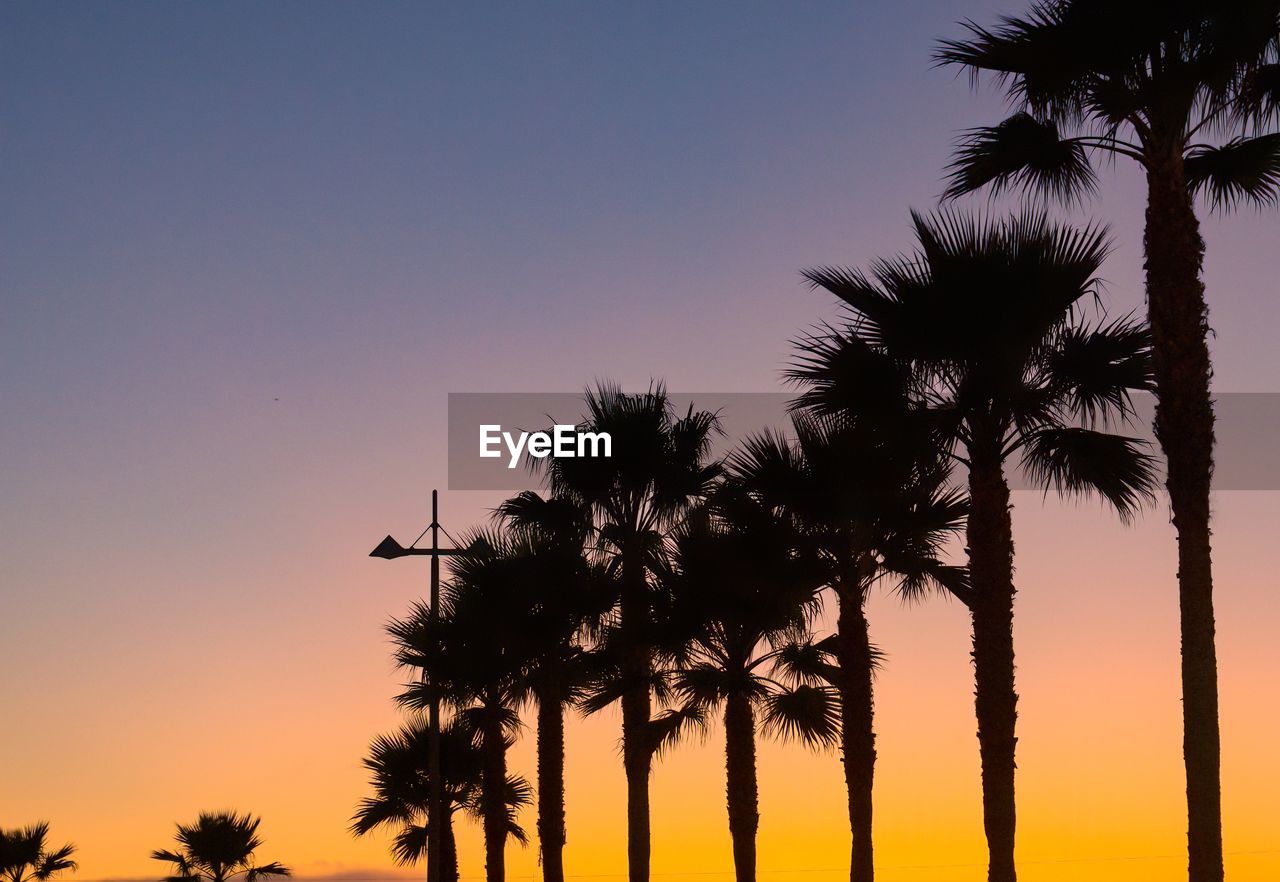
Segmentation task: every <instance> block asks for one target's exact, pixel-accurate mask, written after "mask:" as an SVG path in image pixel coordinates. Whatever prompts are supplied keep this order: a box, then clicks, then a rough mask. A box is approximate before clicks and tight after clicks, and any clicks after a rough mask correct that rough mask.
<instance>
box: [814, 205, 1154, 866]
mask: <svg viewBox="0 0 1280 882" xmlns="http://www.w3.org/2000/svg"><path fill="white" fill-rule="evenodd" d="M912 219H913V221H914V226H915V233H916V238H917V240H918V248H917V251H916V252H915V253H914V254H909V255H905V256H901V257H898V258H896V259H892V260H882V261H879V262H877V263H876V264H874V265H873V267H872V269H871V271H870V273H869V274H864V273H862V272H860V271H858V270H849V269H830V268H827V269H818V270H811V271H808V272H807V273H806V275H807V276H808V278H809V279H810V280H811V281H812V283H813V284H814V285H815V286H818V287H821V288H824V289H826V290H828V291H830V292H831V293H832V294H834V295H835V296H836V297H838V298H839V299H840V300H841V301H843V303H844V305H845V306H846V307H847V308H848V310H849V313H850V324H849V326H848V327H847V328H846V329H844V331H843V332H842V333H840V334H838V335H835V336H833V337H831V338H830V339H829V341H828V344H829V345H828V347H827V348H826V349H820V350H818V351H816V352H815V353H814V355H813V357H812V359H811V361H810V362H809V364H807V365H802V366H801V368H800V369H799V370H798V371H797V372H796V373H797V377H798V379H800V380H801V381H803V382H805V383H806V384H807V385H808V389H807V395H808V399H807V400H808V401H809V402H810V403H811V404H814V405H816V406H829V407H832V408H836V409H838V408H839V407H841V406H842V402H843V401H844V400H845V399H846V398H847V394H848V393H847V392H846V391H845V388H843V387H845V386H847V382H846V380H845V378H846V377H847V372H846V371H845V370H844V365H843V363H842V356H843V355H844V354H845V353H846V352H847V351H848V350H849V348H850V347H852V349H853V351H855V352H858V353H860V352H861V350H863V349H865V348H866V347H868V346H869V347H871V348H873V349H875V350H877V351H880V352H883V353H885V354H886V355H888V356H890V357H891V358H893V359H894V360H895V361H897V362H898V363H900V364H903V365H906V366H909V368H910V370H911V371H912V373H913V374H914V375H915V381H914V382H915V386H916V388H915V390H914V392H913V394H914V395H915V396H917V398H918V400H920V402H921V403H922V404H923V405H925V406H927V407H928V409H929V411H930V412H931V413H932V415H933V416H934V419H935V424H934V427H933V431H934V433H935V437H936V438H937V439H938V440H939V441H940V442H941V444H942V445H943V447H944V449H945V450H946V451H947V452H948V453H949V454H951V455H952V456H953V457H954V458H955V460H956V461H957V462H959V463H961V464H962V465H963V466H964V468H965V469H966V471H967V477H968V489H969V516H968V521H967V525H966V539H967V544H968V555H969V576H970V584H969V586H968V588H967V589H965V590H962V591H960V592H958V593H956V596H957V597H959V598H960V599H961V600H962V601H963V602H964V603H965V604H966V605H967V606H968V608H969V611H970V614H971V617H972V622H973V662H974V677H975V686H976V688H975V708H976V713H977V720H978V742H979V748H980V752H981V759H982V787H983V824H984V827H985V831H986V836H987V844H988V849H989V852H990V863H989V868H988V878H989V879H990V880H991V882H1013V880H1014V879H1015V878H1016V872H1015V869H1014V829H1015V824H1016V812H1015V804H1014V767H1015V764H1014V746H1015V744H1016V741H1017V738H1016V735H1015V724H1016V719H1017V693H1016V691H1015V689H1014V649H1013V600H1014V584H1013V532H1012V520H1011V517H1010V509H1011V504H1010V496H1009V483H1008V477H1007V469H1008V467H1009V462H1010V460H1011V458H1013V457H1014V456H1015V455H1017V456H1020V457H1021V460H1022V465H1023V468H1024V470H1025V471H1026V472H1027V474H1028V475H1029V477H1030V478H1031V479H1032V480H1033V481H1035V482H1036V483H1038V484H1040V485H1042V486H1044V487H1046V488H1048V487H1056V488H1057V489H1059V490H1061V491H1064V492H1067V493H1071V494H1080V493H1085V492H1090V491H1092V492H1096V493H1097V494H1099V495H1100V496H1101V497H1102V498H1103V499H1104V500H1106V501H1107V502H1108V503H1110V504H1111V506H1113V507H1114V508H1115V509H1116V510H1117V511H1118V512H1119V513H1120V515H1121V517H1122V518H1124V519H1128V518H1130V517H1132V516H1133V515H1134V514H1135V512H1136V511H1137V510H1138V509H1139V507H1140V506H1141V504H1142V502H1143V501H1144V499H1146V498H1148V497H1149V496H1150V494H1151V492H1152V491H1151V488H1152V480H1153V478H1152V469H1151V464H1150V460H1149V457H1148V456H1147V455H1146V454H1145V453H1144V452H1143V451H1142V449H1141V446H1140V445H1141V442H1138V441H1135V440H1134V439H1131V438H1126V437H1122V436H1119V435H1115V434H1110V433H1108V432H1106V431H1104V430H1103V429H1102V428H1099V426H1102V425H1103V424H1104V423H1105V421H1106V420H1107V419H1110V418H1115V417H1117V416H1123V415H1127V414H1128V413H1129V397H1128V396H1129V392H1130V390H1134V389H1143V388H1146V386H1147V384H1148V382H1149V381H1148V376H1149V366H1148V348H1149V344H1148V335H1147V333H1146V331H1145V329H1143V328H1142V327H1140V326H1138V325H1135V324H1132V323H1130V322H1128V321H1126V320H1116V321H1112V322H1110V323H1107V324H1104V325H1101V326H1088V325H1086V324H1084V323H1083V321H1082V320H1081V318H1080V305H1079V304H1080V301H1081V300H1087V299H1088V298H1089V297H1090V296H1094V297H1096V296H1098V294H1097V287H1096V285H1097V283H1096V278H1097V273H1098V270H1099V268H1100V267H1101V265H1102V261H1103V259H1104V257H1105V255H1106V253H1107V250H1108V244H1107V236H1106V232H1105V230H1103V229H1099V228H1096V227H1092V226H1090V227H1086V228H1083V229H1073V228H1070V227H1066V226H1058V225H1055V224H1052V223H1050V222H1049V221H1048V219H1047V218H1046V217H1045V216H1044V215H1043V214H1031V215H1027V216H1023V217H1013V218H1008V219H1005V220H999V221H993V220H988V219H981V218H978V219H975V218H971V217H966V216H963V215H958V214H953V213H944V214H941V215H938V216H935V217H932V218H925V217H922V216H920V215H918V214H915V213H913V215H912ZM1080 421H1083V423H1084V425H1083V426H1081V425H1077V424H1076V423H1077V422H1080ZM953 593H954V592H953Z"/></svg>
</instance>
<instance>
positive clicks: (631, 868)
mask: <svg viewBox="0 0 1280 882" xmlns="http://www.w3.org/2000/svg"><path fill="white" fill-rule="evenodd" d="M622 567H623V572H622V581H623V585H622V597H621V603H620V605H619V612H620V614H621V621H620V623H619V628H620V630H621V632H622V640H623V648H622V652H623V659H622V675H623V677H625V678H626V679H627V680H628V681H629V682H631V683H632V684H634V685H632V686H631V687H630V688H629V689H627V691H626V693H624V694H623V696H622V763H623V768H624V770H625V771H626V775H627V873H628V878H629V882H649V773H650V771H651V769H652V765H653V744H652V736H651V728H650V725H649V723H650V719H651V717H652V714H653V706H652V698H651V696H650V691H649V680H650V665H651V664H652V658H651V653H650V649H649V642H648V641H649V638H648V630H649V625H648V620H649V606H648V604H649V598H648V585H647V584H646V582H645V574H644V563H643V560H642V559H641V557H640V555H639V554H638V553H630V554H624V558H623V563H622Z"/></svg>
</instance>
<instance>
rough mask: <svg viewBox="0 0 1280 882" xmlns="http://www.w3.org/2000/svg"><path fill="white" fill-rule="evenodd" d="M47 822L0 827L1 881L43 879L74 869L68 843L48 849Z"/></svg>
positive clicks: (71, 846) (41, 881)
mask: <svg viewBox="0 0 1280 882" xmlns="http://www.w3.org/2000/svg"><path fill="white" fill-rule="evenodd" d="M48 837H49V824H48V822H47V821H41V822H39V823H37V824H32V825H30V826H29V827H19V828H16V829H13V830H2V829H0V880H4V882H28V880H34V882H45V880H46V879H52V878H53V877H54V876H56V875H58V874H59V873H62V872H65V871H67V870H75V869H76V862H75V861H74V860H72V859H71V856H72V855H73V854H75V851H76V847H75V846H74V845H71V844H70V843H68V844H66V845H63V846H61V847H60V848H53V849H51V848H49V846H48V844H47V843H46V841H45V840H46V839H48Z"/></svg>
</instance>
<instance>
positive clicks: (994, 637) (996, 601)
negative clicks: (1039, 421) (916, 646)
mask: <svg viewBox="0 0 1280 882" xmlns="http://www.w3.org/2000/svg"><path fill="white" fill-rule="evenodd" d="M997 451H998V447H997V448H995V449H988V450H976V451H972V452H971V453H972V457H971V461H970V467H969V496H970V509H969V521H968V527H967V540H968V545H969V570H970V579H971V581H972V586H973V593H972V602H971V606H970V611H971V613H972V617H973V668H974V684H975V688H974V707H975V710H976V712H977V718H978V749H979V752H980V754H981V757H982V823H983V828H984V829H985V831H986V834H987V852H988V865H987V879H988V880H989V882H1014V880H1016V879H1017V871H1016V870H1015V868H1014V862H1013V852H1014V831H1015V828H1016V826H1017V811H1016V805H1015V802H1014V787H1013V784H1014V770H1015V768H1016V764H1015V761H1014V751H1015V748H1016V746H1017V742H1018V739H1017V736H1016V735H1015V727H1016V724H1017V719H1018V693H1017V692H1016V691H1015V690H1014V677H1013V671H1014V663H1013V662H1014V655H1013V595H1014V587H1013V523H1012V520H1011V518H1010V514H1009V485H1008V483H1007V482H1006V481H1005V477H1004V471H1003V467H1002V466H1001V461H1000V457H999V454H998V452H997Z"/></svg>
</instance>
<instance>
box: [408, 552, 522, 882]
mask: <svg viewBox="0 0 1280 882" xmlns="http://www.w3.org/2000/svg"><path fill="white" fill-rule="evenodd" d="M463 548H465V549H467V550H466V552H465V553H463V554H460V555H458V556H456V557H454V558H453V559H452V562H453V574H452V576H451V578H450V579H449V580H448V582H446V583H445V585H444V586H442V588H443V590H442V592H441V615H440V616H439V617H438V618H437V619H435V620H433V619H432V617H431V614H430V610H429V608H428V607H426V606H425V605H423V604H420V603H419V604H415V605H414V606H413V608H412V610H411V612H410V615H409V617H408V618H406V619H403V620H397V621H393V622H392V623H391V625H390V626H389V627H388V631H389V632H390V634H391V636H392V638H393V639H394V640H395V642H396V644H397V652H396V658H397V661H398V662H399V663H400V664H401V665H402V666H404V667H413V668H418V669H420V670H421V671H422V677H421V678H420V679H419V680H418V681H417V682H415V683H412V684H410V685H409V686H407V687H406V689H405V691H404V692H403V693H402V694H401V695H400V696H399V701H400V702H401V704H402V705H404V706H405V707H407V708H409V709H412V710H422V709H424V708H426V707H428V706H429V704H430V702H431V699H432V697H433V696H434V697H436V698H438V700H439V701H440V702H441V704H442V705H443V706H444V707H447V708H448V709H449V710H450V711H451V712H452V714H453V722H452V726H454V727H456V728H457V729H458V730H459V731H462V732H465V733H467V734H468V735H469V736H470V737H471V738H472V739H473V740H474V742H475V744H476V745H477V747H478V748H479V750H480V755H481V781H480V794H479V804H480V811H481V817H482V825H483V828H484V842H485V878H486V880H487V882H503V879H504V878H505V876H506V855H505V846H506V841H507V839H508V838H509V837H510V836H512V834H513V829H512V825H511V819H510V812H509V802H508V798H507V797H508V790H507V788H508V775H507V751H508V749H509V748H510V747H511V745H512V744H514V743H515V737H516V734H517V733H518V731H519V729H520V717H519V712H518V709H519V705H520V703H521V701H522V700H523V697H524V689H525V686H524V674H525V665H526V660H525V656H524V655H523V653H522V643H521V629H522V628H523V622H522V621H521V619H520V617H519V616H518V615H516V614H515V613H514V611H513V610H512V609H511V607H510V606H508V605H507V604H506V602H505V601H506V600H507V598H508V597H509V596H510V584H511V577H510V570H509V564H508V560H509V549H508V547H507V540H506V538H505V537H504V536H503V535H502V534H500V533H498V532H495V531H483V530H481V531H476V532H474V533H472V534H471V535H470V536H468V537H465V539H464V542H463Z"/></svg>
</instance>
